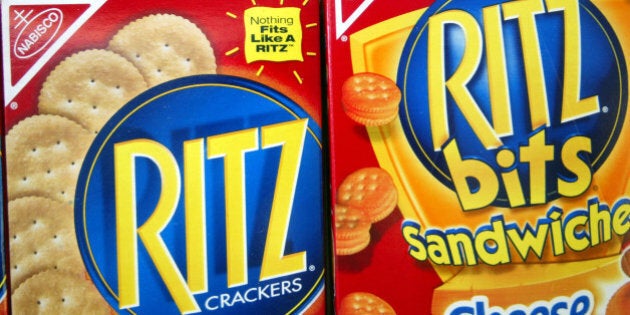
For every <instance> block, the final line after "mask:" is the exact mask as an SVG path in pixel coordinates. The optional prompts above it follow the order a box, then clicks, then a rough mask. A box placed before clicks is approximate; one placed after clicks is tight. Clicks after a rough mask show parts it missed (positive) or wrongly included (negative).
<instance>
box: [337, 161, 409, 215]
mask: <svg viewBox="0 0 630 315" xmlns="http://www.w3.org/2000/svg"><path fill="white" fill-rule="evenodd" d="M337 203H338V204H340V205H344V206H349V207H355V208H359V209H363V210H364V211H365V212H366V213H367V215H368V216H369V217H370V221H371V222H372V223H374V222H378V221H381V220H383V219H384V218H386V217H387V216H389V214H391V213H392V211H393V210H394V208H396V205H397V203H398V191H397V190H396V186H395V185H394V181H393V179H392V178H391V176H390V175H389V173H387V171H385V170H384V169H382V168H378V167H366V168H362V169H359V170H356V171H354V172H353V173H351V174H350V175H348V176H347V177H346V178H344V180H343V181H342V182H341V184H340V185H339V188H338V194H337Z"/></svg>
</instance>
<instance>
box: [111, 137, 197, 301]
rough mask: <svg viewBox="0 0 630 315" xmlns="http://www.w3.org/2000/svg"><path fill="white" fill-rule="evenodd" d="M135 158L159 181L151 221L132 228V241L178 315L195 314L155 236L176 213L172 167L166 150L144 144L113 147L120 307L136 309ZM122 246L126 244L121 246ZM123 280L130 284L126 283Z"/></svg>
mask: <svg viewBox="0 0 630 315" xmlns="http://www.w3.org/2000/svg"><path fill="white" fill-rule="evenodd" d="M137 157H143V158H147V159H149V160H151V161H152V162H153V163H154V164H155V165H156V166H157V168H158V170H159V172H160V178H161V181H160V187H161V193H160V198H159V200H158V202H157V205H156V206H155V209H154V210H153V212H152V214H151V216H150V217H149V218H148V219H147V220H146V222H145V223H144V224H143V225H142V226H140V227H138V228H137V235H138V237H139V238H140V240H141V241H142V243H143V244H144V246H145V248H146V250H147V252H148V254H149V256H150V257H151V260H152V261H153V263H154V264H155V267H156V268H157V270H158V272H159V274H160V276H161V277H162V279H163V280H164V283H165V285H166V287H167V289H168V290H169V292H170V294H171V296H172V297H173V300H174V301H175V304H176V305H177V307H178V308H179V310H180V311H181V312H182V313H190V312H198V311H199V306H198V305H197V303H196V301H195V300H194V298H193V297H192V293H191V292H190V290H189V289H188V286H187V285H186V282H185V281H184V278H183V276H182V275H181V273H180V271H179V269H178V268H177V265H176V264H175V261H174V259H173V257H172V256H171V255H170V252H169V250H168V248H167V247H166V244H165V243H164V241H163V240H162V238H161V236H160V233H161V232H162V230H164V228H165V227H166V225H168V222H170V220H171V218H172V216H173V214H174V213H175V210H176V209H177V202H178V200H179V195H180V191H181V182H180V173H179V168H178V166H177V161H175V158H174V157H173V155H172V154H171V152H170V151H169V150H168V149H167V148H166V147H164V146H163V145H161V144H160V143H157V142H155V141H152V140H148V139H138V140H132V141H127V142H122V143H118V144H116V145H115V146H114V163H115V166H114V172H115V182H116V220H117V226H116V229H117V245H118V248H119V249H118V257H119V262H118V264H119V265H118V266H119V267H118V281H119V296H120V307H121V308H128V307H132V306H135V305H138V303H139V297H138V279H137V271H138V270H137V268H138V267H137V247H136V246H137V245H135V243H136V237H135V235H134V234H135V231H136V229H135V227H136V218H135V217H136V213H137V211H136V210H137V208H136V207H137V204H136V201H135V194H136V191H135V186H134V183H135V161H136V158H137ZM124 242H127V243H128V244H123V243H124ZM131 243H134V244H131ZM128 276H129V278H130V279H127V278H126V277H128Z"/></svg>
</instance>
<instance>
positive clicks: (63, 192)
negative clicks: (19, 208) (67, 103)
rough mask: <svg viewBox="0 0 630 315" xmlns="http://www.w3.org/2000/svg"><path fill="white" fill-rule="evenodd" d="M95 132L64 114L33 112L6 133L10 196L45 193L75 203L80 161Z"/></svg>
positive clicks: (44, 195) (52, 197)
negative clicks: (38, 113) (63, 115)
mask: <svg viewBox="0 0 630 315" xmlns="http://www.w3.org/2000/svg"><path fill="white" fill-rule="evenodd" d="M93 138H94V135H93V134H92V133H90V132H89V131H88V130H87V129H85V128H83V127H82V126H81V125H79V124H77V123H76V122H74V121H72V120H70V119H68V118H65V117H61V116H55V115H35V116H30V117H28V118H26V119H24V120H22V121H20V122H19V123H18V124H17V125H15V126H13V128H11V130H9V132H8V133H7V136H6V140H5V141H6V152H7V154H6V159H7V169H10V170H11V172H10V173H9V174H8V176H7V190H8V197H9V199H15V198H19V197H25V196H32V195H35V196H42V197H48V198H51V199H55V200H59V201H62V202H67V203H73V202H74V192H75V185H76V183H77V179H78V176H79V171H80V168H81V163H82V162H83V159H84V157H85V153H86V152H87V149H88V148H89V146H90V144H91V143H92V140H93Z"/></svg>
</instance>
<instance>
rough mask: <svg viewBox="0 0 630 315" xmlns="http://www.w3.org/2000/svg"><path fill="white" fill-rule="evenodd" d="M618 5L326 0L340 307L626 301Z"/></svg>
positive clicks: (491, 308) (449, 308)
mask: <svg viewBox="0 0 630 315" xmlns="http://www.w3.org/2000/svg"><path fill="white" fill-rule="evenodd" d="M629 8H630V2H627V1H593V2H590V1H578V0H567V1H541V0H523V1H464V0H461V1H454V0H444V1H435V2H431V1H395V2H392V1H381V0H365V1H328V2H327V6H326V17H327V20H328V24H327V25H328V28H327V34H328V35H327V49H328V57H327V67H328V79H329V87H328V88H329V91H328V95H329V103H330V111H329V119H330V123H329V125H330V127H329V130H330V155H331V188H332V194H331V200H332V203H333V205H334V206H333V208H334V209H333V213H334V215H333V216H334V220H335V229H334V231H333V232H334V242H335V257H334V268H335V269H334V279H335V282H334V295H335V309H336V311H337V312H338V313H339V314H358V313H354V312H356V311H357V310H361V309H367V308H372V309H376V308H378V309H380V311H381V312H380V314H385V313H387V314H394V313H395V314H560V313H567V314H569V313H570V314H590V313H592V314H623V313H624V312H627V310H628V307H629V306H630V304H629V303H630V299H629V298H628V297H629V296H630V295H629V292H630V274H629V272H628V263H627V262H628V257H629V256H630V252H629V251H628V250H624V249H625V248H627V247H628V246H627V241H628V230H629V229H630V220H629V219H630V206H629V201H630V199H629V197H630V195H629V194H630V191H629V190H628V185H627V183H628V171H629V170H630V164H629V163H628V160H627V156H628V148H629V144H628V141H629V140H630V136H628V135H629V132H628V128H629V126H628V123H629V119H628V117H629V116H628V114H627V108H628V61H629V60H630V57H629V56H630V54H629V53H630V36H629V33H630V25H629V24H628V22H627V19H624V18H622V17H621V16H622V15H623V13H621V12H628V9H629ZM392 104H395V106H394V105H392ZM392 191H394V192H395V194H396V198H397V199H396V200H395V202H392V198H393V197H392ZM366 218H367V219H366Z"/></svg>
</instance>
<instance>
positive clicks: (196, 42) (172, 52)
mask: <svg viewBox="0 0 630 315" xmlns="http://www.w3.org/2000/svg"><path fill="white" fill-rule="evenodd" d="M109 49H110V50H112V51H114V52H117V53H119V54H121V55H123V56H125V57H126V58H127V59H129V60H130V61H131V62H132V63H133V64H134V65H136V67H137V68H138V69H140V72H141V73H142V75H143V76H144V77H145V79H146V80H147V82H148V83H149V85H150V86H154V85H156V84H159V83H162V82H165V81H168V80H171V79H175V78H179V77H183V76H188V75H195V74H214V73H216V68H217V66H216V59H215V56H214V51H213V49H212V46H211V44H210V41H209V40H208V38H207V37H206V35H205V34H204V33H203V32H202V31H201V30H200V29H199V28H198V27H197V26H196V25H195V24H193V23H192V22H190V21H189V20H187V19H184V18H182V17H180V16H176V15H171V14H156V15H150V16H146V17H144V18H141V19H139V20H136V21H133V22H131V23H130V24H128V25H127V26H125V27H123V28H122V29H121V30H120V31H118V33H117V34H116V35H115V36H114V37H113V38H112V40H111V41H110V42H109Z"/></svg>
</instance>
